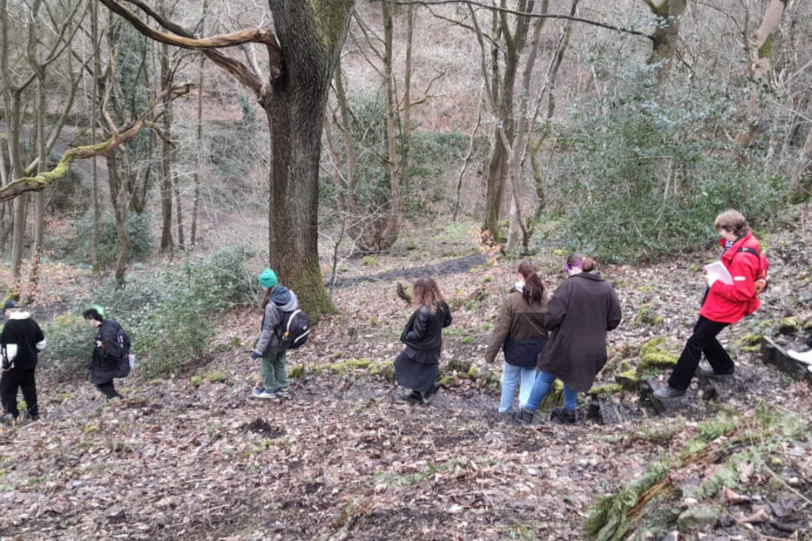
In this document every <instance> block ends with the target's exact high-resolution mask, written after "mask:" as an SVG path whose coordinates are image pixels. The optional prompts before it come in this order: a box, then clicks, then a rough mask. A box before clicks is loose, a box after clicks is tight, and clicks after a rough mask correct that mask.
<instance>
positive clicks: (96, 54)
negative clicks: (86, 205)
mask: <svg viewBox="0 0 812 541" xmlns="http://www.w3.org/2000/svg"><path fill="white" fill-rule="evenodd" d="M90 9H91V15H90V17H91V19H90V34H91V36H92V39H93V83H92V86H93V88H92V89H91V112H90V144H91V146H92V145H95V144H96V124H97V123H98V118H97V116H98V111H99V95H98V93H99V77H101V54H100V51H99V7H98V5H97V4H96V3H93V4H92V5H91V8H90ZM92 167H93V238H92V239H91V244H90V258H91V261H92V269H93V270H92V273H93V276H98V275H99V274H100V272H101V269H100V268H99V222H100V220H101V208H100V207H99V175H98V168H97V163H96V156H93V158H92Z"/></svg>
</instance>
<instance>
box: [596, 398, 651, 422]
mask: <svg viewBox="0 0 812 541" xmlns="http://www.w3.org/2000/svg"><path fill="white" fill-rule="evenodd" d="M641 416H642V415H641V414H640V412H639V411H636V409H635V408H634V407H633V406H628V405H624V404H622V403H617V402H613V401H612V400H607V399H605V398H595V399H593V400H592V403H591V404H590V405H589V412H588V413H587V417H588V418H590V419H594V420H595V421H597V422H599V423H600V424H602V425H617V424H620V423H625V422H626V421H631V420H634V419H639V418H640V417H641Z"/></svg>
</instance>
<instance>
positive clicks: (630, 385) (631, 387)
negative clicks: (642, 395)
mask: <svg viewBox="0 0 812 541" xmlns="http://www.w3.org/2000/svg"><path fill="white" fill-rule="evenodd" d="M615 381H616V382H617V383H618V384H619V385H620V386H621V387H623V389H625V390H627V391H632V392H636V391H638V390H639V388H640V378H639V377H637V372H635V371H634V370H626V371H624V372H621V373H619V374H616V375H615Z"/></svg>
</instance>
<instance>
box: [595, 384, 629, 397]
mask: <svg viewBox="0 0 812 541" xmlns="http://www.w3.org/2000/svg"><path fill="white" fill-rule="evenodd" d="M622 390H623V387H621V386H620V385H619V384H617V383H610V384H608V385H599V386H597V387H592V388H591V389H590V390H589V394H590V395H592V398H608V397H610V396H612V395H613V394H617V393H619V392H620V391H622Z"/></svg>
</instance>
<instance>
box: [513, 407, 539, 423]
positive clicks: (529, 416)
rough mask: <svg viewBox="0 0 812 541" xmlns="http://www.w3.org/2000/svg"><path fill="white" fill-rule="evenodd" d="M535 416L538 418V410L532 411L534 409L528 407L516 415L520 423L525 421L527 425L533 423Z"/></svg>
mask: <svg viewBox="0 0 812 541" xmlns="http://www.w3.org/2000/svg"><path fill="white" fill-rule="evenodd" d="M535 418H536V412H535V411H532V410H529V409H527V408H522V409H520V410H519V413H517V414H516V415H515V416H514V419H516V420H517V421H519V422H520V423H524V424H526V425H529V424H532V423H533V420H534V419H535Z"/></svg>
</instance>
